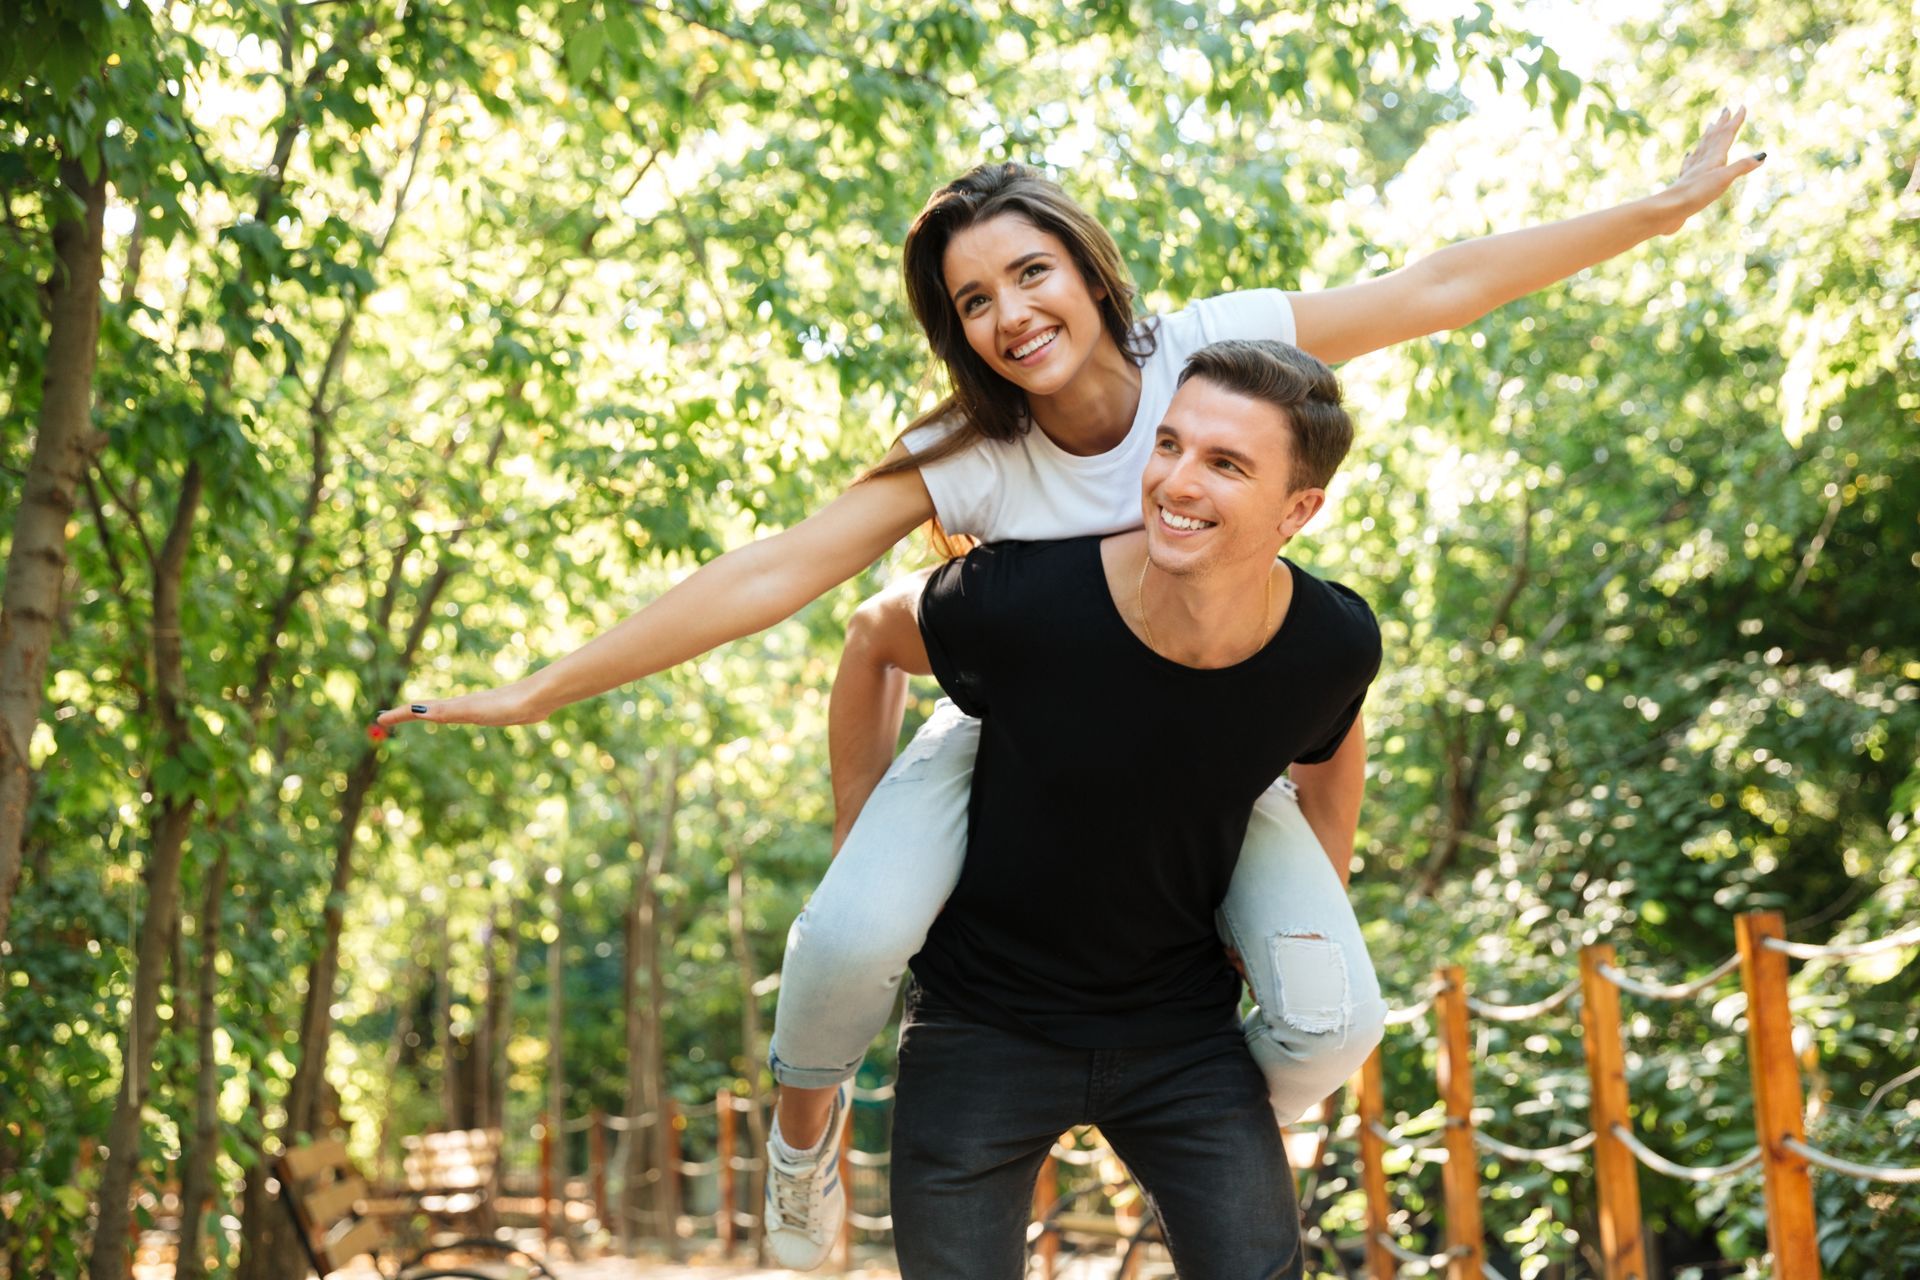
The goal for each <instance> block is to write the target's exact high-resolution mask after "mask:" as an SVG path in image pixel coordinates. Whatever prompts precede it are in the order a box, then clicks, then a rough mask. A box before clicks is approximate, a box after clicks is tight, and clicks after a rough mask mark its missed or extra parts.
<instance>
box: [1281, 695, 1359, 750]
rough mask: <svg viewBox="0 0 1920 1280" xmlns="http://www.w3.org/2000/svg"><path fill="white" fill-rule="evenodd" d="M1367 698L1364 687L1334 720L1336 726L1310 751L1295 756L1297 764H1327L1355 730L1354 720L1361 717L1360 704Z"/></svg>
mask: <svg viewBox="0 0 1920 1280" xmlns="http://www.w3.org/2000/svg"><path fill="white" fill-rule="evenodd" d="M1366 700H1367V691H1366V690H1365V689H1362V690H1361V691H1360V694H1359V696H1358V697H1356V698H1355V699H1354V700H1353V701H1352V702H1350V703H1348V704H1347V708H1346V710H1345V711H1342V712H1341V713H1340V715H1339V717H1338V719H1336V720H1335V722H1334V728H1333V729H1332V731H1331V732H1329V733H1328V734H1327V736H1326V737H1325V738H1323V739H1322V740H1321V741H1320V742H1318V743H1316V744H1315V745H1314V747H1313V748H1312V749H1311V750H1309V751H1303V752H1301V753H1300V754H1299V755H1298V756H1296V757H1295V758H1294V763H1295V764H1325V763H1326V762H1327V761H1329V760H1331V759H1333V757H1334V753H1335V752H1337V751H1339V750H1340V744H1341V743H1343V742H1345V741H1346V740H1347V734H1348V733H1350V732H1352V730H1353V722H1354V721H1355V720H1358V719H1359V718H1360V706H1361V704H1362V703H1364V702H1365V701H1366Z"/></svg>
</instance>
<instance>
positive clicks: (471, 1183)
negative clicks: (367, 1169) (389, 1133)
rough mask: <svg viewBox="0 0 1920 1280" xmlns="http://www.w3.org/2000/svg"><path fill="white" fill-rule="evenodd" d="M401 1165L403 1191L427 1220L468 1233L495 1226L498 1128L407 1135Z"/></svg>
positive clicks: (486, 1232) (481, 1232)
mask: <svg viewBox="0 0 1920 1280" xmlns="http://www.w3.org/2000/svg"><path fill="white" fill-rule="evenodd" d="M400 1145H401V1146H402V1147H404V1148H405V1149H406V1153H407V1154H406V1157H405V1158H404V1160H403V1161H402V1162H401V1169H402V1171H403V1172H404V1173H405V1175H406V1180H407V1185H406V1194H407V1195H409V1196H410V1197H412V1199H413V1202H414V1203H415V1204H416V1205H417V1206H418V1207H419V1209H420V1211H421V1212H422V1213H424V1214H426V1215H427V1217H428V1219H429V1220H430V1221H432V1222H435V1223H438V1224H442V1225H444V1226H446V1227H448V1228H453V1229H458V1230H461V1231H462V1232H463V1233H464V1234H468V1235H491V1234H492V1233H493V1230H494V1228H495V1227H496V1226H497V1225H498V1221H497V1215H496V1213H495V1205H494V1198H495V1197H496V1196H497V1195H498V1193H499V1190H500V1131H499V1130H498V1129H448V1130H445V1131H443V1132H439V1133H420V1134H412V1135H409V1136H408V1137H405V1138H402V1139H401V1140H400Z"/></svg>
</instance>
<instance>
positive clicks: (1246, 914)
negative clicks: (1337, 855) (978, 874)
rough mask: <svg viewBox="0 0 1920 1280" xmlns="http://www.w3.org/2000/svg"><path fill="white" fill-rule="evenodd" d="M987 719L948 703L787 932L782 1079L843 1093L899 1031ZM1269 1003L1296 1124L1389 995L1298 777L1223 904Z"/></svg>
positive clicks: (1254, 834) (1258, 826) (1270, 1065)
mask: <svg viewBox="0 0 1920 1280" xmlns="http://www.w3.org/2000/svg"><path fill="white" fill-rule="evenodd" d="M979 745H980V722H979V721H978V720H975V719H973V718H972V717H970V716H967V715H964V714H962V713H961V712H960V710H959V709H958V708H956V707H955V706H954V705H953V704H952V703H951V702H948V701H947V700H946V699H944V698H943V699H941V701H940V703H939V705H938V706H937V707H935V709H934V713H933V715H932V716H931V717H930V718H929V719H928V720H927V722H926V724H924V725H922V726H921V728H920V732H919V733H917V734H915V735H914V738H913V741H912V742H910V743H909V744H908V745H907V749H906V750H905V751H903V752H901V753H900V757H899V758H898V759H897V760H895V761H894V762H893V767H892V768H890V769H888V770H887V774H886V777H885V778H883V779H882V780H881V782H880V785H879V786H878V787H876V788H875V789H874V792H873V795H872V797H871V798H870V799H869V800H868V801H867V804H866V807H865V808H864V809H862V810H861V812H860V817H859V819H858V820H857V821H856V822H855V823H854V826H853V830H852V831H851V832H849V833H848V835H847V839H846V843H845V844H843V845H842V846H841V849H840V856H839V857H837V858H835V859H834V861H833V865H832V866H831V867H829V868H828V869H827V874H826V877H825V878H824V879H822V880H821V882H820V887H819V888H818V889H816V890H814V893H813V897H812V899H811V900H809V901H808V903H807V906H806V909H805V910H804V911H802V912H801V913H800V916H799V918H798V919H796V920H795V921H794V922H793V929H792V931H791V932H789V933H788V935H787V956H786V961H785V964H784V966H783V967H782V971H781V978H780V1004H779V1009H778V1011H777V1013H776V1014H775V1015H774V1029H773V1049H772V1054H771V1057H772V1061H773V1074H774V1078H775V1079H777V1080H779V1081H780V1082H781V1083H782V1084H790V1085H794V1086H796V1087H799V1088H829V1087H831V1086H833V1085H836V1084H838V1083H839V1082H840V1081H842V1080H845V1079H848V1078H850V1077H851V1076H852V1075H853V1073H854V1072H855V1071H856V1070H857V1069H858V1068H859V1066H860V1060H861V1058H863V1057H864V1056H866V1052H867V1046H868V1045H870V1044H872V1043H873V1038H874V1037H875V1036H876V1035H878V1034H879V1033H880V1031H881V1030H882V1029H883V1028H884V1027H885V1026H886V1023H887V1018H888V1015H889V1014H890V1013H891V1012H892V1011H893V1002H894V997H895V995H896V994H897V993H898V991H899V987H900V978H901V975H902V974H903V973H905V972H906V968H907V962H908V961H909V960H910V959H912V958H913V956H914V955H915V954H916V953H917V952H918V951H919V950H920V947H921V944H922V943H924V942H925V941H926V937H927V930H928V929H929V928H930V927H931V926H932V924H933V919H934V917H935V916H936V915H937V914H938V913H939V911H940V908H941V906H942V905H943V904H944V903H945V902H946V900H947V896H948V895H949V894H950V893H952V892H953V887H954V885H955V884H956V883H958V881H959V878H960V865H961V863H962V861H964V859H965V855H966V832H967V800H968V796H969V793H970V792H971V790H972V784H973V760H974V755H975V753H976V752H977V751H978V749H979ZM1219 929H1220V936H1221V938H1222V939H1223V940H1224V941H1225V942H1226V943H1227V944H1228V945H1230V946H1232V947H1233V948H1234V950H1236V951H1238V952H1239V953H1240V956H1241V958H1242V960H1244V962H1245V963H1246V968H1247V977H1248V981H1249V982H1250V983H1251V985H1252V987H1253V995H1254V999H1255V1000H1256V1001H1258V1002H1259V1004H1258V1007H1257V1008H1255V1009H1254V1010H1253V1012H1251V1013H1250V1014H1248V1015H1247V1019H1246V1023H1245V1031H1246V1037H1247V1048H1248V1049H1249V1050H1250V1051H1251V1052H1252V1054H1253V1058H1254V1061H1255V1062H1257V1063H1259V1065H1260V1069H1261V1071H1262V1072H1263V1073H1265V1075H1266V1078H1267V1085H1268V1088H1269V1090H1270V1091H1271V1093H1272V1097H1273V1109H1274V1113H1275V1114H1276V1115H1277V1116H1278V1117H1279V1119H1280V1122H1281V1123H1283V1124H1286V1123H1291V1122H1292V1121H1294V1120H1296V1119H1298V1118H1299V1117H1300V1116H1301V1115H1302V1114H1303V1113H1304V1112H1306V1111H1307V1110H1308V1109H1309V1108H1311V1107H1312V1106H1313V1105H1314V1104H1316V1103H1318V1102H1319V1101H1320V1100H1321V1099H1322V1098H1325V1097H1326V1096H1327V1095H1328V1094H1330V1093H1332V1092H1333V1091H1334V1090H1335V1089H1337V1088H1339V1087H1340V1085H1341V1084H1342V1083H1343V1082H1344V1081H1345V1080H1346V1079H1347V1078H1348V1077H1349V1076H1351V1075H1353V1073H1354V1072H1356V1071H1358V1070H1359V1069H1360V1064H1361V1063H1362V1062H1364V1061H1365V1060H1366V1058H1367V1055H1368V1054H1369V1053H1371V1052H1373V1047H1374V1045H1376V1044H1378V1043H1379V1041H1380V1035H1381V1032H1382V1031H1383V1030H1384V1028H1385V1025H1386V1021H1385V1020H1386V1012H1387V1007H1386V1002H1385V1001H1383V1000H1382V999H1381V998H1380V984H1379V981H1378V980H1377V979H1376V978H1375V976H1374V972H1373V962H1372V961H1371V960H1370V959H1369V958H1368V956H1367V947H1366V943H1365V941H1363V940H1362V938H1361V936H1360V922H1359V921H1358V920H1357V919H1355V918H1354V914H1353V907H1352V906H1351V904H1349V902H1348V901H1347V893H1346V888H1345V886H1343V885H1342V884H1341V883H1340V877H1339V876H1338V875H1336V874H1335V873H1334V870H1333V864H1332V863H1331V862H1329V861H1328V859H1327V855H1326V853H1325V852H1324V851H1323V850H1322V849H1321V847H1320V842H1319V840H1318V839H1316V838H1315V836H1314V834H1313V829H1312V828H1311V827H1309V826H1308V825H1307V820H1306V818H1305V817H1304V816H1303V815H1302V814H1301V812H1300V805H1299V802H1298V800H1296V799H1295V792H1294V788H1293V784H1292V783H1291V782H1289V781H1288V780H1286V779H1284V778H1282V779H1281V780H1279V781H1278V782H1276V783H1274V785H1273V786H1271V787H1269V788H1268V789H1267V790H1266V792H1265V793H1264V794H1263V795H1262V796H1261V797H1260V799H1259V801H1258V803H1256V804H1255V805H1254V810H1253V818H1252V820H1251V821H1250V822H1249V824H1248V826H1247V839H1246V843H1245V844H1244V845H1243V846H1242V847H1241V851H1240V862H1239V864H1238V866H1237V867H1236V868H1235V870H1234V875H1233V882H1232V884H1231V886H1230V887H1229V889H1228V891H1227V898H1226V901H1225V902H1224V903H1223V904H1221V909H1220V913H1219Z"/></svg>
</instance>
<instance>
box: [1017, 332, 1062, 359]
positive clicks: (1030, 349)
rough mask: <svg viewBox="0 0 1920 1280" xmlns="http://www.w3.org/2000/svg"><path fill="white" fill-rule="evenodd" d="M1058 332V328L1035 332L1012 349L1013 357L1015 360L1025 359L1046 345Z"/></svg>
mask: <svg viewBox="0 0 1920 1280" xmlns="http://www.w3.org/2000/svg"><path fill="white" fill-rule="evenodd" d="M1059 333H1060V331H1059V330H1058V329H1049V330H1047V331H1046V332H1045V333H1042V334H1037V335H1035V336H1034V337H1032V338H1029V339H1028V340H1027V341H1025V342H1023V343H1021V344H1020V345H1019V346H1017V347H1015V348H1014V349H1013V358H1014V359H1015V360H1025V359H1026V358H1027V357H1028V356H1030V355H1032V354H1033V353H1034V352H1036V351H1038V350H1039V349H1040V348H1042V347H1044V346H1046V345H1047V344H1048V343H1049V342H1052V341H1053V340H1054V338H1055V337H1056V336H1058V334H1059Z"/></svg>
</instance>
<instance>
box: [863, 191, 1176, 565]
mask: <svg viewBox="0 0 1920 1280" xmlns="http://www.w3.org/2000/svg"><path fill="white" fill-rule="evenodd" d="M1003 213H1011V214H1016V215H1018V216H1020V217H1022V218H1025V219H1026V220H1027V221H1028V222H1031V223H1032V224H1033V225H1034V226H1036V227H1039V228H1040V229H1041V230H1043V231H1047V232H1050V233H1051V234H1053V235H1055V236H1057V237H1059V239H1060V241H1061V243H1063V244H1064V245H1066V247H1067V252H1068V253H1069V254H1070V255H1072V257H1073V261H1074V265H1075V266H1077V267H1078V268H1079V270H1080V276H1081V278H1082V279H1083V280H1085V281H1086V282H1087V288H1088V289H1089V290H1090V291H1091V292H1092V293H1093V294H1094V295H1095V297H1096V299H1097V305H1098V306H1099V308H1100V318H1101V323H1103V324H1104V325H1105V326H1106V329H1107V332H1108V333H1110V334H1112V335H1113V340H1114V343H1115V344H1116V345H1117V346H1119V348H1120V350H1121V352H1122V353H1123V354H1125V355H1126V356H1127V358H1128V359H1130V360H1132V361H1133V362H1134V363H1135V364H1136V365H1138V364H1142V363H1144V362H1145V361H1146V358H1147V357H1148V356H1150V355H1152V354H1153V350H1154V345H1155V340H1154V335H1153V333H1152V332H1151V330H1143V329H1138V328H1136V326H1135V323H1134V314H1133V304H1134V300H1135V298H1136V297H1137V296H1138V290H1136V289H1135V288H1134V284H1133V279H1132V277H1131V276H1129V275H1128V274H1127V270H1126V268H1125V267H1124V266H1123V265H1122V264H1121V261H1120V249H1119V246H1117V245H1116V244H1114V242H1113V237H1112V236H1110V235H1108V234H1107V230H1106V228H1105V227H1103V226H1101V225H1100V224H1099V223H1098V222H1096V221H1095V220H1094V218H1093V216H1092V215H1091V214H1089V213H1088V212H1087V211H1086V210H1085V209H1082V208H1081V207H1080V206H1079V205H1077V204H1075V203H1074V202H1073V199H1072V197H1070V196H1069V195H1067V193H1066V192H1065V191H1064V190H1062V189H1061V187H1060V185H1059V184H1058V183H1056V182H1054V181H1053V180H1052V179H1050V178H1047V177H1046V176H1044V175H1043V174H1041V173H1040V172H1038V171H1037V170H1034V169H1030V168H1028V167H1027V166H1025V165H1020V164H983V165H980V166H978V167H976V168H973V169H969V170H968V171H967V172H966V173H963V174H961V175H960V176H959V177H958V178H955V179H954V180H953V181H952V182H949V183H948V184H947V185H946V186H944V187H941V188H940V189H939V190H938V191H936V192H934V193H933V195H932V197H930V198H929V199H928V201H927V205H926V207H925V208H924V209H922V210H921V211H920V216H919V217H917V218H915V219H914V220H913V226H912V227H911V228H909V229H908V231H907V239H906V244H905V246H904V252H903V255H902V256H903V258H904V263H903V269H904V272H905V275H906V283H907V301H908V303H909V304H910V305H911V306H912V307H913V314H914V318H915V319H917V320H918V321H919V322H920V328H921V329H922V330H923V331H924V332H925V333H926V335H927V345H928V346H930V347H931V348H933V354H934V355H935V356H937V357H938V358H939V360H940V363H941V364H942V365H944V366H945V367H946V371H947V378H948V381H949V383H950V385H951V390H950V391H949V393H948V394H947V396H946V398H945V399H943V400H942V401H941V402H940V403H939V404H937V405H935V406H934V407H933V408H931V409H929V410H927V412H925V413H923V414H921V415H920V416H919V417H918V418H915V419H914V420H913V421H912V422H911V423H909V424H907V427H906V428H905V430H904V431H902V432H901V434H902V435H905V434H906V432H907V431H912V430H914V429H915V428H917V427H922V426H926V425H928V424H929V423H934V422H952V423H953V424H954V428H953V430H952V431H950V432H949V433H948V434H947V436H946V438H945V439H943V440H941V441H940V442H939V443H938V444H935V445H934V446H932V447H931V448H929V449H926V450H924V451H922V452H920V453H912V454H908V455H906V456H904V457H899V458H895V459H893V460H892V461H889V462H883V463H881V464H880V465H879V466H876V467H874V468H873V469H872V470H871V471H868V472H867V473H866V474H865V475H863V476H862V477H861V479H862V480H871V479H875V478H877V477H880V476H886V475H894V474H896V473H898V472H901V471H911V470H913V469H914V468H916V467H923V466H925V465H927V464H928V463H930V462H937V461H939V460H940V459H942V458H950V457H952V456H953V455H954V454H956V453H959V452H961V451H962V450H965V449H970V448H972V447H973V446H974V445H976V444H978V443H979V442H980V441H982V440H1000V441H1007V440H1017V439H1019V438H1020V437H1021V436H1022V435H1024V434H1026V433H1027V432H1028V431H1029V430H1031V429H1032V420H1031V418H1029V416H1028V413H1027V396H1026V392H1024V391H1022V390H1021V389H1020V388H1019V387H1017V386H1015V385H1014V384H1013V383H1011V382H1009V381H1007V380H1006V379H1005V378H1003V377H1001V376H1000V375H999V374H997V373H995V372H994V371H993V370H992V369H990V368H989V367H988V366H987V363H986V361H984V360H982V359H981V358H980V356H979V355H978V354H977V353H976V352H975V351H974V349H973V348H972V347H971V346H969V345H967V337H966V333H965V331H964V330H963V328H962V326H961V323H960V315H959V313H958V312H957V311H956V310H955V308H954V305H953V299H951V298H949V297H948V296H947V281H946V271H945V266H946V256H947V245H948V244H949V243H950V242H951V241H952V240H953V237H954V236H956V235H958V234H959V233H960V232H962V231H964V230H966V229H967V228H968V227H971V226H973V225H974V224H976V223H979V222H984V221H986V220H987V219H988V218H992V217H997V216H998V215H1000V214H1003ZM1103 295H1104V296H1103ZM961 541H962V540H960V539H956V538H952V537H950V536H949V535H948V534H947V533H946V531H945V530H943V529H941V528H940V527H939V522H938V521H935V522H934V545H935V547H936V548H937V549H939V550H940V551H941V552H942V553H944V554H955V553H956V551H957V550H964V548H963V547H960V545H959V544H960V542H961Z"/></svg>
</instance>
